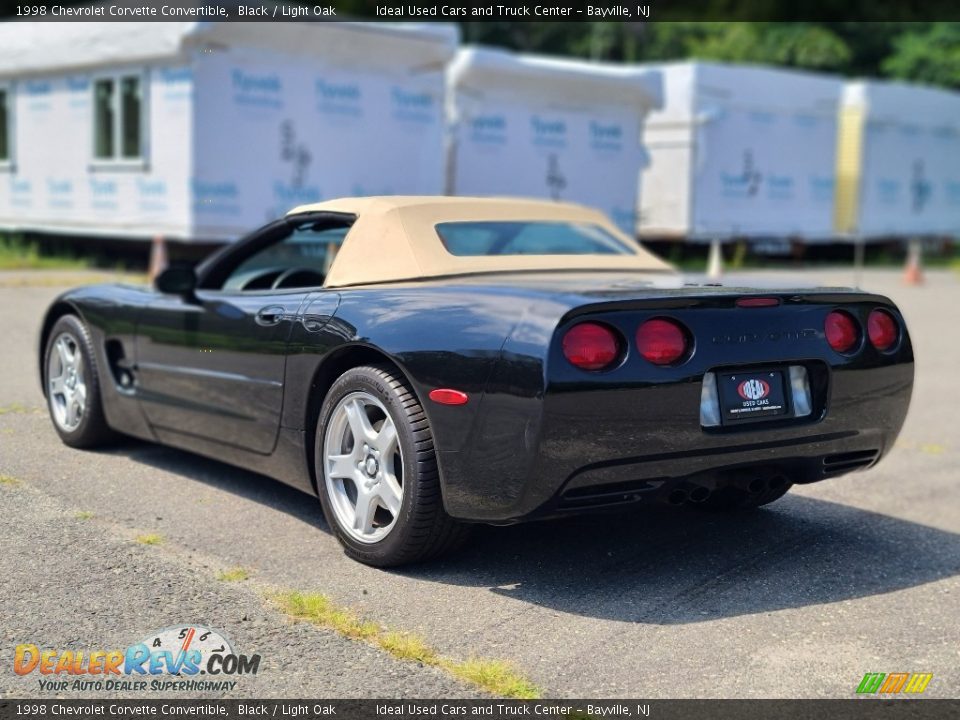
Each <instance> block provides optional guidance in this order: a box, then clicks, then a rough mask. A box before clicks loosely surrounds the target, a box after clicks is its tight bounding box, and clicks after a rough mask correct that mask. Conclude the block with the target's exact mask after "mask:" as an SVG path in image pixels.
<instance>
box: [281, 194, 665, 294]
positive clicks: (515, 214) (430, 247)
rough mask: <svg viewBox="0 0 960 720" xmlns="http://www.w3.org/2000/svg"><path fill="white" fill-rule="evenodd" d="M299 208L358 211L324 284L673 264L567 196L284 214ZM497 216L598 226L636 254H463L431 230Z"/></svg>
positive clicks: (363, 204) (354, 205)
mask: <svg viewBox="0 0 960 720" xmlns="http://www.w3.org/2000/svg"><path fill="white" fill-rule="evenodd" d="M305 212H338V213H349V214H351V215H356V216H357V220H356V222H355V223H354V224H353V227H352V228H351V229H350V231H349V232H348V233H347V236H346V238H345V239H344V241H343V246H342V247H341V248H340V252H339V253H338V254H337V257H336V260H334V262H333V266H332V267H331V268H330V272H329V274H328V275H327V282H326V286H327V287H342V286H344V285H362V284H366V283H379V282H390V281H398V280H416V279H419V278H429V277H440V276H444V275H465V274H470V273H478V272H499V271H517V270H645V271H664V270H667V271H669V270H672V268H671V267H670V266H669V265H668V264H667V263H665V262H663V261H662V260H660V259H659V258H657V257H656V256H654V255H652V254H651V253H649V252H647V251H646V250H644V249H643V248H641V247H639V246H638V245H637V243H636V242H634V241H633V240H632V239H631V238H629V237H628V236H626V235H625V234H624V233H623V232H622V231H620V230H619V229H618V228H617V227H616V226H615V225H614V224H613V223H612V222H610V220H609V219H608V218H607V217H606V216H605V215H603V214H602V213H600V212H598V211H597V210H592V209H590V208H587V207H583V206H580V205H573V204H570V203H557V202H548V201H545V200H517V199H515V198H464V197H441V196H438V197H428V196H424V197H401V196H389V197H387V196H385V197H368V198H344V199H341V200H329V201H327V202H322V203H317V204H314V205H302V206H300V207H298V208H294V209H293V210H291V211H290V212H289V213H288V217H289V216H290V215H296V214H299V213H305ZM496 220H503V221H524V220H529V221H546V222H574V223H584V224H591V225H597V226H600V227H602V228H603V229H604V230H606V231H607V232H609V233H610V234H612V235H614V236H615V237H617V238H619V239H620V240H622V241H624V242H625V243H626V245H627V246H628V247H630V248H633V249H635V254H631V255H494V256H471V257H464V256H458V255H451V254H450V253H449V252H448V251H447V249H446V248H445V247H444V246H443V242H441V240H440V236H439V235H438V234H437V231H436V226H437V225H438V224H439V223H445V222H468V221H479V222H483V221H496Z"/></svg>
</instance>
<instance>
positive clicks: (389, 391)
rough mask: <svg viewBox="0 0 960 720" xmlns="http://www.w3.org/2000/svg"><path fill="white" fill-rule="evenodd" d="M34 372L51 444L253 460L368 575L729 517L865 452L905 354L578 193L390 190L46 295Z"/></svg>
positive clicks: (888, 335) (909, 382) (824, 296)
mask: <svg viewBox="0 0 960 720" xmlns="http://www.w3.org/2000/svg"><path fill="white" fill-rule="evenodd" d="M40 375H41V379H42V383H43V390H44V393H45V395H46V397H47V401H48V404H49V409H50V413H51V416H52V418H53V423H54V426H55V428H56V430H57V432H58V433H59V434H60V436H61V437H62V438H63V441H64V442H65V443H67V444H68V445H72V446H75V447H93V446H96V445H98V444H101V443H104V442H107V441H110V440H112V439H113V438H114V437H115V436H116V435H117V434H125V435H132V436H136V437H139V438H143V439H147V440H152V441H156V442H160V443H164V444H167V445H172V446H175V447H178V448H183V449H186V450H191V451H194V452H198V453H202V454H204V455H208V456H211V457H214V458H218V459H220V460H223V461H225V462H229V463H234V464H236V465H241V466H243V467H246V468H251V469H253V470H257V471H259V472H262V473H265V474H267V475H270V476H273V477H275V478H278V479H280V480H282V481H284V482H286V483H289V484H291V485H294V486H296V487H298V488H300V489H302V490H304V491H306V492H308V493H311V494H315V495H317V496H319V498H320V502H321V503H322V505H323V511H324V514H325V515H326V518H327V520H328V522H329V524H330V527H331V528H332V529H333V531H334V532H335V534H336V535H337V537H338V538H339V539H340V541H341V542H342V543H343V545H344V547H345V548H346V550H347V552H348V553H349V554H350V555H351V556H352V557H354V558H356V559H358V560H360V561H362V562H365V563H369V564H372V565H380V566H388V565H398V564H402V563H408V562H413V561H417V560H422V559H425V558H428V557H432V556H435V555H437V554H439V553H441V552H443V551H446V550H449V549H451V548H453V547H454V546H456V545H457V544H458V543H459V542H460V540H461V539H462V538H463V537H464V535H465V530H466V528H467V527H469V523H470V522H485V523H493V524H502V523H511V522H516V521H520V520H527V519H533V518H543V517H555V516H559V515H563V514H566V513H573V512H581V511H588V510H596V509H608V508H619V507H623V506H626V505H629V504H634V503H639V504H649V503H654V502H665V503H670V504H676V505H681V504H688V503H689V504H694V505H698V506H700V507H710V508H714V509H721V510H736V509H746V508H753V507H759V506H761V505H765V504H767V503H769V502H772V501H773V500H776V499H777V498H779V497H780V496H782V495H783V494H784V493H786V492H787V490H788V489H789V488H790V486H791V485H792V484H794V483H810V482H815V481H818V480H823V479H825V478H829V477H835V476H837V475H841V474H843V473H847V472H851V471H853V470H859V469H862V468H867V467H870V466H872V465H873V464H875V463H876V462H877V461H878V460H879V459H880V458H881V457H882V456H883V454H884V453H885V452H887V451H888V450H889V449H890V448H891V447H892V446H893V443H894V440H895V439H896V436H897V433H898V432H899V431H900V427H901V425H902V424H903V420H904V416H905V414H906V411H907V406H908V404H909V399H910V393H911V390H912V386H913V351H912V348H911V345H910V338H909V336H908V334H907V329H906V326H905V325H904V322H903V318H902V317H901V315H900V312H899V311H898V310H897V308H896V307H895V306H894V305H893V303H891V302H890V300H888V299H887V298H884V297H880V296H877V295H871V294H867V293H863V292H857V291H853V290H847V289H838V288H816V289H789V290H776V291H761V290H757V289H749V288H737V287H720V286H716V285H702V284H696V283H684V281H683V280H682V279H681V278H680V277H679V276H677V275H676V274H675V273H674V272H673V271H672V269H671V268H670V267H669V266H668V265H666V264H665V263H663V262H661V261H660V260H658V259H657V258H655V257H654V256H652V255H650V254H649V253H647V252H646V251H644V250H643V249H642V248H640V247H638V246H637V245H636V243H634V242H632V241H631V239H630V238H628V237H627V236H625V235H623V233H621V232H620V231H619V230H618V229H617V228H616V227H615V226H613V225H612V224H611V223H610V221H609V220H608V219H607V218H606V217H604V216H603V215H601V214H599V213H597V212H595V211H592V210H589V209H586V208H582V207H578V206H574V205H565V204H558V203H547V202H536V201H517V200H495V199H468V198H398V197H394V198H365V199H347V200H339V201H331V202H326V203H321V204H318V205H311V206H306V207H301V208H298V209H296V210H294V211H292V212H291V213H289V214H288V215H287V216H286V217H285V218H283V219H282V220H279V221H277V222H274V223H272V224H270V225H268V226H266V227H264V228H262V229H260V230H258V231H256V232H254V233H252V234H251V235H249V236H248V237H246V238H244V239H243V240H241V241H239V242H238V243H236V244H233V245H230V246H228V247H226V248H225V249H223V250H221V251H220V252H218V253H216V254H215V255H214V256H212V257H211V258H209V259H208V260H207V261H205V262H204V263H202V264H201V265H200V266H199V267H198V268H196V270H194V269H186V268H180V267H174V268H170V269H168V270H167V271H165V272H164V273H163V274H161V275H160V277H158V279H157V282H156V289H155V290H153V289H148V288H144V287H133V286H125V285H101V286H93V287H85V288H80V289H76V290H72V291H70V292H67V293H65V294H64V295H62V296H60V297H59V298H58V299H57V300H56V301H55V302H54V303H53V305H52V306H51V308H50V310H49V311H48V313H47V315H46V317H45V318H44V321H43V325H42V330H41V339H40Z"/></svg>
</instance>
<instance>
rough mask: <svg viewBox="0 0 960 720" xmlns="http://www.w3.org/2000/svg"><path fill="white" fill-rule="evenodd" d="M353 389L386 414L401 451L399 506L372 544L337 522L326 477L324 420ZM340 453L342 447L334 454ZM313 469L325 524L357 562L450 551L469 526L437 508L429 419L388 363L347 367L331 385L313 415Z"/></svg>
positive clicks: (390, 562)
mask: <svg viewBox="0 0 960 720" xmlns="http://www.w3.org/2000/svg"><path fill="white" fill-rule="evenodd" d="M357 393H367V394H368V395H370V396H373V397H374V398H375V399H377V400H379V402H380V403H381V404H382V406H383V409H385V410H386V411H387V413H389V416H390V418H391V419H392V420H393V424H394V425H395V426H396V429H397V443H398V445H399V449H400V452H401V455H402V457H401V461H400V465H399V466H400V467H402V490H403V492H402V496H401V501H400V510H399V513H397V514H396V515H395V516H393V521H392V522H393V524H392V528H391V529H389V531H388V532H387V534H386V536H385V537H383V538H382V539H380V540H377V541H375V542H360V541H358V540H357V539H355V538H354V537H352V536H351V534H350V531H349V530H348V529H347V528H345V527H344V525H342V524H341V521H340V519H339V518H338V516H337V513H336V512H335V511H334V507H333V502H334V501H333V500H332V499H331V497H330V491H329V489H328V485H327V478H326V465H327V460H326V452H325V450H326V449H325V442H326V436H327V428H328V424H329V423H331V421H332V416H333V414H334V411H335V410H337V408H338V406H340V403H341V401H343V400H344V399H345V398H347V396H349V395H355V394H357ZM381 427H382V426H381ZM354 442H356V440H354ZM341 451H342V448H341V450H340V451H338V453H339V452H341ZM314 469H315V472H316V478H317V491H318V495H319V496H320V503H321V505H322V506H323V514H324V516H325V517H326V519H327V523H328V524H329V525H330V528H331V529H332V531H333V533H334V534H335V535H336V537H337V539H338V540H339V541H340V543H341V544H342V545H343V547H344V550H345V551H346V554H347V555H349V556H350V557H352V558H353V559H355V560H358V561H360V562H362V563H365V564H367V565H373V566H375V567H395V566H398V565H406V564H410V563H416V562H422V561H424V560H429V559H431V558H435V557H438V556H440V555H443V554H446V553H449V552H452V551H453V550H455V549H457V548H458V547H459V546H460V545H462V544H463V542H464V541H465V540H466V538H467V535H468V534H469V530H470V527H469V525H465V524H463V523H460V522H457V521H456V520H454V519H453V518H451V517H450V516H449V515H447V513H446V511H445V510H444V508H443V499H442V497H441V491H440V476H439V472H438V469H437V458H436V453H435V452H434V446H433V434H432V432H431V430H430V423H429V421H428V420H427V416H426V413H424V411H423V408H422V407H421V405H420V402H419V400H418V399H417V397H416V395H415V394H414V392H413V390H412V389H411V388H410V385H409V383H407V381H406V379H405V378H404V377H403V376H402V375H401V374H400V373H399V372H398V371H396V370H395V369H393V368H391V367H387V366H377V365H367V366H361V367H356V368H352V369H350V370H348V371H347V372H345V373H344V374H343V375H341V376H340V377H339V378H338V379H337V380H336V381H335V382H334V383H333V386H332V387H331V388H330V391H329V392H328V393H327V396H326V398H324V401H323V406H322V407H321V408H320V414H319V417H318V422H317V432H316V437H315V440H314ZM348 482H351V481H348ZM378 512H379V511H378Z"/></svg>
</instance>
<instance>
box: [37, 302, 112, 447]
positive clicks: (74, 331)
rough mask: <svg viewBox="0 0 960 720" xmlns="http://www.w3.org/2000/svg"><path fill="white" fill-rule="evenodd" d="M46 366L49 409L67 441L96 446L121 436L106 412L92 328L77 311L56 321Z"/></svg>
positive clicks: (45, 376) (77, 445)
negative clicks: (111, 423)
mask: <svg viewBox="0 0 960 720" xmlns="http://www.w3.org/2000/svg"><path fill="white" fill-rule="evenodd" d="M43 368H44V372H43V380H44V394H45V395H46V397H47V410H48V411H49V412H50V419H51V420H52V421H53V427H54V429H55V430H56V431H57V434H58V435H59V436H60V439H61V440H62V441H63V442H64V443H65V444H67V445H69V446H70V447H75V448H94V447H99V446H101V445H107V444H109V443H111V442H114V441H115V440H116V439H117V438H118V435H117V433H115V432H114V431H113V430H111V429H110V426H109V425H107V420H106V418H105V417H104V414H103V402H102V400H101V398H100V375H99V373H98V372H97V362H96V355H95V354H94V351H93V341H92V340H91V339H90V332H89V331H88V330H87V327H86V325H84V324H83V321H82V320H80V318H78V317H77V316H76V315H64V316H63V317H61V318H60V319H59V320H57V322H56V323H54V326H53V328H52V329H51V330H50V335H49V337H48V339H47V347H46V348H45V350H44V354H43Z"/></svg>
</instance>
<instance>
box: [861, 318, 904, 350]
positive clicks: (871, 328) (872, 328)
mask: <svg viewBox="0 0 960 720" xmlns="http://www.w3.org/2000/svg"><path fill="white" fill-rule="evenodd" d="M867 335H869V336H870V342H871V343H873V346H874V347H875V348H876V349H877V350H880V351H883V350H889V349H890V348H892V347H893V346H894V345H895V344H896V342H897V338H898V337H899V336H900V331H899V329H898V328H897V321H896V320H894V319H893V316H892V315H891V314H890V313H888V312H887V311H886V310H874V311H873V312H871V313H870V317H868V318H867Z"/></svg>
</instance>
